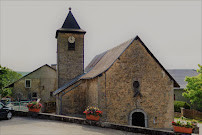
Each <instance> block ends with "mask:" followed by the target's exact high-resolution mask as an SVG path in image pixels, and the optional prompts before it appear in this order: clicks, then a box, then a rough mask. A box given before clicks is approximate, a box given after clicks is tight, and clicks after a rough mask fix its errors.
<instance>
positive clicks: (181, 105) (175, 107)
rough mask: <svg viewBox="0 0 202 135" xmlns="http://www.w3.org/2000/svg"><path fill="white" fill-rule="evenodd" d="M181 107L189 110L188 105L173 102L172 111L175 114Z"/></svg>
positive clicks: (182, 102) (181, 102)
mask: <svg viewBox="0 0 202 135" xmlns="http://www.w3.org/2000/svg"><path fill="white" fill-rule="evenodd" d="M181 107H183V108H185V109H190V105H189V104H188V103H187V102H184V101H175V102H174V110H175V112H181V111H180V108H181Z"/></svg>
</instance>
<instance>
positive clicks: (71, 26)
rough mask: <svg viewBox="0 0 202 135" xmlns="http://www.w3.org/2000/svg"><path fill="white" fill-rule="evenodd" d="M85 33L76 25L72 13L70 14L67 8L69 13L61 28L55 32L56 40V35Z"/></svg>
mask: <svg viewBox="0 0 202 135" xmlns="http://www.w3.org/2000/svg"><path fill="white" fill-rule="evenodd" d="M59 32H61V33H66V32H68V33H86V32H85V31H84V30H82V29H81V28H80V26H79V24H78V23H77V21H76V19H75V18H74V16H73V14H72V12H71V8H69V13H68V15H67V17H66V19H65V21H64V23H63V25H62V28H60V29H58V30H57V32H56V36H55V37H56V38H57V36H58V33H59Z"/></svg>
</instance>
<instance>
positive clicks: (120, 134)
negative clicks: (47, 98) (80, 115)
mask: <svg viewBox="0 0 202 135" xmlns="http://www.w3.org/2000/svg"><path fill="white" fill-rule="evenodd" d="M0 135H142V134H136V133H130V132H124V131H119V130H113V129H107V128H101V127H94V126H88V125H80V124H74V123H67V122H60V121H53V120H42V119H33V118H27V117H13V118H12V119H11V120H0Z"/></svg>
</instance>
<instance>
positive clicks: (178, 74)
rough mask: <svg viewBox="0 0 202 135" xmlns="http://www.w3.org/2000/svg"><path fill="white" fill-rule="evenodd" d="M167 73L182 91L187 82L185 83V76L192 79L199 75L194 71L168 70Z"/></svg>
mask: <svg viewBox="0 0 202 135" xmlns="http://www.w3.org/2000/svg"><path fill="white" fill-rule="evenodd" d="M167 71H168V72H169V73H170V74H171V75H172V76H173V77H174V79H175V80H176V81H177V82H178V83H179V84H180V88H182V89H184V88H185V87H186V85H187V82H186V81H185V77H186V76H189V77H192V76H196V75H198V74H199V73H197V72H196V70H195V69H168V70H167Z"/></svg>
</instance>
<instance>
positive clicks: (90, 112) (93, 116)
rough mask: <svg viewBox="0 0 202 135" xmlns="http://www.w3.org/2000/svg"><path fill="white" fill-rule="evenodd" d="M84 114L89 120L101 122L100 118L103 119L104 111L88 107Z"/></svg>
mask: <svg viewBox="0 0 202 135" xmlns="http://www.w3.org/2000/svg"><path fill="white" fill-rule="evenodd" d="M83 113H85V114H86V119H87V120H95V121H99V119H100V117H102V111H100V110H99V109H98V108H96V107H89V106H88V107H87V108H86V110H85V111H84V112H83Z"/></svg>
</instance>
